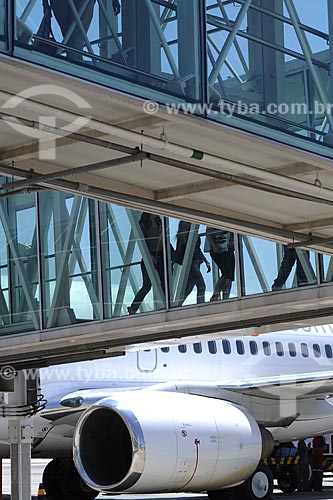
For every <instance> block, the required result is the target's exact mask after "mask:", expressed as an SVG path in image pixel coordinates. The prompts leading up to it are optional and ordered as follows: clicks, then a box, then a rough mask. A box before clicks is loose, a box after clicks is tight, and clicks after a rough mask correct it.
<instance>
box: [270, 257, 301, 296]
mask: <svg viewBox="0 0 333 500" xmlns="http://www.w3.org/2000/svg"><path fill="white" fill-rule="evenodd" d="M296 258H297V254H296V250H295V249H294V248H287V247H284V255H283V259H282V262H281V265H280V269H279V272H278V275H277V277H276V278H275V280H274V283H273V285H272V291H273V292H274V291H277V290H281V288H282V287H283V285H284V284H285V282H286V281H287V279H288V276H289V274H290V271H291V269H292V267H293V265H294V263H295V261H296Z"/></svg>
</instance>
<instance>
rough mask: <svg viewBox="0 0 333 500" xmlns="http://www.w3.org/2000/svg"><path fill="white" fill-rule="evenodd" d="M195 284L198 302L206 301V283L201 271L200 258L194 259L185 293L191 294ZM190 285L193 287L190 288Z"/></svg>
mask: <svg viewBox="0 0 333 500" xmlns="http://www.w3.org/2000/svg"><path fill="white" fill-rule="evenodd" d="M194 285H195V286H196V287H197V304H202V303H203V302H205V291H206V284H205V280H204V279H203V277H202V274H201V271H200V263H199V261H198V259H194V260H193V261H192V265H191V268H190V274H189V281H188V284H187V287H186V291H185V294H186V293H187V292H188V293H187V295H189V294H190V293H191V291H192V289H193V286H194ZM190 286H191V289H189V287H190ZM187 295H186V297H187Z"/></svg>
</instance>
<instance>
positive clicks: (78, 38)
mask: <svg viewBox="0 0 333 500" xmlns="http://www.w3.org/2000/svg"><path fill="white" fill-rule="evenodd" d="M82 3H83V0H74V5H75V8H76V10H77V11H78V12H79V10H80V7H81V5H82ZM94 4H95V0H89V2H88V5H87V7H86V9H85V11H84V12H83V13H82V15H81V16H80V19H81V23H82V25H83V28H84V31H85V32H87V31H88V29H89V26H90V23H91V20H92V17H93V12H94ZM51 8H52V10H53V12H54V16H55V18H56V20H57V22H58V24H59V26H60V29H61V33H62V36H63V37H65V36H66V34H67V32H68V30H69V28H70V26H71V25H72V23H74V29H73V31H72V34H71V35H70V37H69V39H68V40H67V42H66V45H68V46H69V47H73V48H75V49H78V50H83V47H84V44H85V41H84V38H83V35H82V31H81V30H80V29H79V27H78V25H77V23H76V21H75V19H74V17H73V12H72V10H71V8H70V6H69V5H68V2H67V0H51ZM68 54H69V55H70V57H71V58H72V59H82V56H81V55H80V54H77V53H75V52H69V53H68Z"/></svg>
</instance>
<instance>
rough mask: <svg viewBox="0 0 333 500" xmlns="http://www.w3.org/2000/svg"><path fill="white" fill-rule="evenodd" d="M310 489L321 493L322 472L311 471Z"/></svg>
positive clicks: (317, 470)
mask: <svg viewBox="0 0 333 500" xmlns="http://www.w3.org/2000/svg"><path fill="white" fill-rule="evenodd" d="M310 487H311V488H312V489H313V490H315V491H321V490H322V487H323V471H322V470H319V469H313V470H312V478H311V483H310Z"/></svg>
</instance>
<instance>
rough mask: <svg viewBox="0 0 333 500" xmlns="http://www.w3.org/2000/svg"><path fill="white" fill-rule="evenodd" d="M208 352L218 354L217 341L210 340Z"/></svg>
mask: <svg viewBox="0 0 333 500" xmlns="http://www.w3.org/2000/svg"><path fill="white" fill-rule="evenodd" d="M208 350H209V352H210V353H211V354H216V353H217V347H216V342H215V340H209V341H208Z"/></svg>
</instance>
